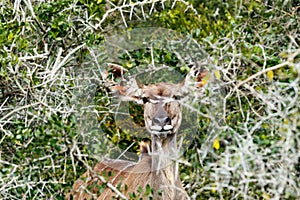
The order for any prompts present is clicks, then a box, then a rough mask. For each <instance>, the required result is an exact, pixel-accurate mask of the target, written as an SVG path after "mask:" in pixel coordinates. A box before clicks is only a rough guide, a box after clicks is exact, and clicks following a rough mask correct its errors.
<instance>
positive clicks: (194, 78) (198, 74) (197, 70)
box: [180, 66, 210, 93]
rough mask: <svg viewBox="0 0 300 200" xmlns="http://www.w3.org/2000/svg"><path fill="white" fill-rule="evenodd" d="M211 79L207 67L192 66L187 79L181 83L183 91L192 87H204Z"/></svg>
mask: <svg viewBox="0 0 300 200" xmlns="http://www.w3.org/2000/svg"><path fill="white" fill-rule="evenodd" d="M209 80H210V74H209V72H208V70H207V69H205V68H201V67H196V66H194V67H192V68H191V69H190V72H189V73H188V74H187V75H186V77H185V79H184V80H183V81H182V82H181V83H180V84H181V87H182V91H183V92H184V93H185V92H188V91H189V90H190V88H191V89H199V88H201V87H204V86H205V85H206V84H207V83H208V81H209Z"/></svg>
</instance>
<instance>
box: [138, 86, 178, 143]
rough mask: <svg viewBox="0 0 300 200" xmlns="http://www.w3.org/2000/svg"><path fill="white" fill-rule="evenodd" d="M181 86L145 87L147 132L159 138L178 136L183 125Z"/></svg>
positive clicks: (143, 95) (143, 98)
mask: <svg viewBox="0 0 300 200" xmlns="http://www.w3.org/2000/svg"><path fill="white" fill-rule="evenodd" d="M178 87H179V85H176V84H170V83H159V84H155V85H150V86H144V88H143V89H142V91H143V94H142V100H143V104H144V118H145V125H146V128H147V130H148V131H149V132H150V133H151V134H152V135H153V136H158V137H162V138H164V137H166V136H168V135H171V134H176V133H177V131H178V128H179V126H180V123H181V105H180V102H179V101H178V99H179V97H180V93H178Z"/></svg>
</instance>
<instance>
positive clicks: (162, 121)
mask: <svg viewBox="0 0 300 200" xmlns="http://www.w3.org/2000/svg"><path fill="white" fill-rule="evenodd" d="M152 121H153V125H156V126H161V127H164V126H165V125H170V124H171V118H170V117H168V116H163V117H153V119H152Z"/></svg>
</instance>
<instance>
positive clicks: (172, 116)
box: [109, 65, 208, 139]
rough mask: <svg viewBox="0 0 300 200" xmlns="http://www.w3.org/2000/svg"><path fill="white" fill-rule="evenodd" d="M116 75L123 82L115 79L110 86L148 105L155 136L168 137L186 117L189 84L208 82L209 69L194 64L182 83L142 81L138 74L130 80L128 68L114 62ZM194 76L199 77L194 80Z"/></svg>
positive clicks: (148, 123)
mask: <svg viewBox="0 0 300 200" xmlns="http://www.w3.org/2000/svg"><path fill="white" fill-rule="evenodd" d="M110 67H111V68H113V70H112V71H113V72H114V73H115V76H117V77H118V78H121V80H122V82H123V83H124V84H123V85H122V84H115V83H114V82H110V84H111V83H113V84H111V85H110V86H109V88H110V90H111V91H112V92H113V93H115V94H117V96H119V97H121V98H123V99H125V100H130V101H135V102H137V103H138V104H142V105H143V106H144V120H145V126H146V128H147V130H148V132H149V133H150V134H151V137H156V138H160V139H164V138H167V137H170V136H174V135H176V134H177V132H178V129H179V127H180V124H181V120H182V113H181V101H180V99H181V98H182V97H185V96H186V95H187V93H188V90H189V85H190V84H191V83H193V84H194V86H195V87H196V88H199V87H202V86H203V85H204V83H203V82H202V81H203V78H204V77H206V76H207V75H208V73H207V71H206V70H202V69H197V70H196V67H193V68H192V69H191V71H190V73H189V74H187V76H186V77H185V79H184V80H183V81H182V82H180V83H177V84H175V83H165V82H160V83H156V84H151V85H142V84H140V83H138V81H136V79H135V78H132V79H129V80H126V79H125V78H124V74H125V73H126V69H123V68H122V67H121V66H115V65H113V66H110ZM192 77H194V78H195V81H194V82H191V79H192Z"/></svg>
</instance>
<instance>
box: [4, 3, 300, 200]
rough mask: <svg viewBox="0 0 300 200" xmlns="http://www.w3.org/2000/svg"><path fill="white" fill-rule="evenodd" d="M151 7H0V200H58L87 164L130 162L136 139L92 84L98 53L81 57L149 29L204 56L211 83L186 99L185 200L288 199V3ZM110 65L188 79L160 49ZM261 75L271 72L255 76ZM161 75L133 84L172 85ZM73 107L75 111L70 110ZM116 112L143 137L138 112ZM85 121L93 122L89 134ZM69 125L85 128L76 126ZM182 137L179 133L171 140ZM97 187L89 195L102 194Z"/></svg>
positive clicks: (126, 53) (292, 41)
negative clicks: (122, 158)
mask: <svg viewBox="0 0 300 200" xmlns="http://www.w3.org/2000/svg"><path fill="white" fill-rule="evenodd" d="M29 2H30V3H29ZM153 2H154V1H149V2H147V1H130V2H129V1H116V0H114V1H105V0H79V1H73V0H58V1H42V2H38V1H26V2H25V1H20V2H19V1H16V2H9V1H2V2H1V8H0V179H1V182H0V188H1V191H0V198H1V199H12V198H14V199H63V198H64V197H65V195H66V194H67V192H69V191H70V189H71V187H72V184H73V183H74V181H75V180H76V179H78V178H79V176H80V175H81V174H83V173H84V172H85V171H86V170H87V166H90V167H93V166H94V165H95V163H96V162H98V160H96V159H95V157H97V158H102V157H103V156H104V154H105V155H107V156H110V155H112V154H114V153H115V152H119V153H122V152H123V151H124V150H125V149H127V148H128V147H129V146H130V149H129V150H128V151H130V152H133V154H136V152H138V151H139V150H138V149H139V148H138V142H139V141H140V140H143V139H146V138H147V137H148V136H147V135H146V136H145V138H142V137H140V135H139V134H141V133H138V132H132V131H131V129H130V128H120V127H119V126H118V125H117V124H116V121H117V119H116V115H115V114H116V113H115V110H114V109H113V108H114V106H116V104H117V103H116V102H114V101H113V100H112V99H113V97H112V96H110V94H109V92H108V91H107V89H105V87H104V84H103V80H102V77H100V78H99V77H97V76H95V74H96V73H97V71H96V70H95V69H98V68H101V67H103V66H102V63H101V61H99V60H96V59H94V57H96V56H98V54H102V53H103V52H102V51H104V50H103V49H101V50H99V51H100V52H96V51H92V50H91V49H92V48H95V47H99V46H100V45H103V44H104V42H106V37H107V36H111V35H114V34H115V33H118V32H119V31H124V30H125V31H126V30H132V29H135V28H137V27H152V26H155V27H157V26H158V27H164V28H168V29H172V30H174V31H177V32H178V33H181V34H183V35H187V36H188V37H192V38H193V39H195V40H196V41H197V43H198V44H199V46H201V48H203V49H204V50H205V51H206V52H207V53H208V54H209V57H210V58H209V60H210V61H209V62H210V63H209V66H208V68H209V69H211V77H214V78H215V80H214V81H212V82H213V83H212V84H211V85H209V86H207V87H206V88H205V89H204V90H201V91H204V92H203V93H204V94H203V95H202V96H198V95H199V94H198V91H195V92H194V93H193V94H191V95H192V96H193V95H194V96H195V100H194V101H192V102H191V105H190V106H192V107H195V108H197V109H198V110H197V112H198V113H200V115H199V116H198V118H197V120H195V122H196V123H197V125H199V129H198V131H197V136H196V137H195V138H193V141H192V144H190V145H187V146H188V147H187V149H185V151H184V155H183V158H182V160H181V161H183V162H182V163H180V175H181V179H182V180H183V183H184V185H185V188H186V190H187V192H188V194H189V195H190V196H192V197H193V198H196V199H208V198H216V199H232V198H235V199H273V198H274V199H298V198H299V196H300V193H299V190H298V188H299V173H300V172H299V171H300V169H299V159H300V158H299V153H298V152H299V132H300V124H299V122H300V119H299V116H300V111H299V107H300V105H299V102H300V101H299V97H298V96H299V92H298V90H299V73H300V72H299V59H300V57H299V55H300V53H299V43H300V41H299V16H300V9H299V5H298V3H297V1H289V0H288V1H281V0H276V1H256V0H249V1H238V2H237V1H223V0H214V1H202V0H197V1H196V0H192V1H177V2H176V3H174V2H173V1H172V2H171V1H165V2H162V1H159V2H156V3H153ZM82 44H85V46H84V47H82V48H79V49H77V50H76V48H77V47H79V46H80V45H82ZM75 50H76V51H75ZM297 51H298V53H297ZM93 53H94V54H97V55H94V54H93ZM295 53H296V54H295ZM293 54H295V56H293ZM110 56H112V57H114V56H115V57H114V58H116V60H118V61H119V62H118V63H116V64H119V65H121V66H123V67H124V68H125V69H128V70H130V72H131V73H133V74H135V73H138V72H140V71H142V70H147V69H148V66H149V65H151V63H152V62H154V63H155V64H157V65H158V66H160V65H163V64H165V65H168V66H170V68H172V69H174V70H175V71H176V72H178V73H179V74H182V76H184V74H186V73H187V71H189V68H190V65H189V64H190V63H189V64H186V65H182V62H181V60H180V59H179V57H178V55H177V54H176V52H175V50H174V52H172V51H171V50H170V49H167V48H164V49H157V48H153V49H150V48H149V49H138V50H131V49H130V50H128V49H122V51H120V52H115V55H110ZM183 58H184V59H185V58H188V59H189V58H190V57H187V56H186V55H183ZM88 59H91V60H96V61H97V62H98V63H97V62H96V61H95V62H90V60H88ZM101 59H102V58H101ZM104 60H105V59H104ZM287 61H289V62H288V64H286V65H284V66H279V65H281V64H282V63H284V62H287ZM92 65H94V66H96V67H95V68H92V67H91V68H92V70H91V73H88V75H89V76H87V77H84V75H86V74H84V75H83V76H81V74H80V73H77V74H76V70H79V71H80V70H83V71H84V70H89V69H90V68H89V67H90V66H92ZM211 66H213V68H210V67H211ZM276 66H279V67H276ZM274 67H275V68H274ZM270 68H274V69H272V70H266V69H270ZM214 70H216V71H217V73H216V71H214ZM168 73H169V71H168V70H165V71H164V70H162V71H160V72H158V73H157V74H156V75H153V74H150V75H149V74H148V75H147V74H144V75H139V76H138V77H137V78H138V80H140V81H141V82H142V83H146V84H149V83H153V82H160V81H165V77H164V76H163V75H165V76H169V78H170V79H172V80H168V81H173V82H179V81H181V79H180V78H181V77H179V78H178V80H177V79H176V80H175V78H174V77H175V76H172V75H169V74H168ZM216 74H218V75H216ZM108 77H109V78H112V75H111V71H108ZM176 77H178V76H176ZM83 79H84V80H87V82H88V84H90V85H93V84H95V85H97V84H98V86H96V87H95V88H97V89H96V90H95V94H93V95H90V93H89V94H86V93H85V92H82V91H89V90H92V89H93V88H92V87H91V88H89V87H85V85H84V84H83V83H82V82H81V81H82V80H83ZM244 80H246V82H245V83H243V84H240V83H241V81H244ZM101 81H102V82H101ZM118 81H120V80H118ZM239 84H240V85H239ZM99 85H100V86H99ZM216 88H217V89H218V90H220V91H219V93H218V94H216V92H215V90H217V89H216ZM78 91H79V92H78ZM201 91H200V92H201ZM80 92H81V93H83V94H81V93H80ZM217 95H219V96H217ZM79 98H82V99H83V100H82V102H79V103H78V102H76V101H75V100H76V99H79ZM89 98H91V99H89ZM74 99H75V100H74ZM85 99H87V100H85ZM203 99H204V100H203ZM208 99H209V100H208ZM202 100H203V101H202ZM91 102H92V103H91ZM84 103H86V104H88V106H86V105H83V104H84ZM89 103H90V104H91V105H89ZM78 104H79V105H78ZM89 106H90V107H93V108H94V109H92V111H91V110H89V108H90V107H89ZM112 107H113V108H112ZM128 108H129V115H128V118H126V119H124V120H123V121H122V122H123V123H124V124H125V125H126V124H127V125H128V124H129V121H133V122H134V124H135V125H136V126H138V127H143V126H144V121H143V117H142V113H143V109H142V107H141V106H139V105H136V104H135V103H132V102H131V103H129V104H128ZM89 113H96V114H95V115H96V116H97V120H96V121H98V122H99V124H97V125H96V126H95V127H96V128H95V127H92V125H95V124H92V123H93V122H91V121H90V120H89V119H90V118H89V117H93V116H92V114H89ZM78 116H81V117H82V116H84V117H86V118H87V120H86V121H84V120H83V121H82V122H80V121H78ZM187 117H188V116H187V115H183V118H184V119H185V118H187ZM186 120H187V121H188V119H186ZM80 123H82V124H80ZM90 124H91V127H90V126H89V125H90ZM84 125H86V126H87V127H88V128H90V129H88V132H86V130H85V129H84V128H83V127H84ZM125 127H126V126H125ZM99 129H101V131H100V130H99ZM192 131H193V130H192V129H188V128H187V130H185V131H184V133H182V134H186V135H188V134H194V133H193V132H192ZM184 142H185V141H184ZM116 149H117V150H116ZM95 152H97V153H95ZM94 154H97V155H94ZM98 154H99V155H98ZM110 175H112V174H107V176H110ZM278 180H282V181H278ZM97 187H99V192H101V191H103V190H104V188H105V187H107V186H106V185H105V184H103V185H101V186H98V185H97ZM153 192H157V191H153V190H152V189H151V188H150V186H147V187H146V188H139V189H138V191H136V192H135V193H132V194H130V198H132V199H137V198H139V197H140V195H143V196H144V197H145V198H146V197H147V198H149V199H151V198H153Z"/></svg>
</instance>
